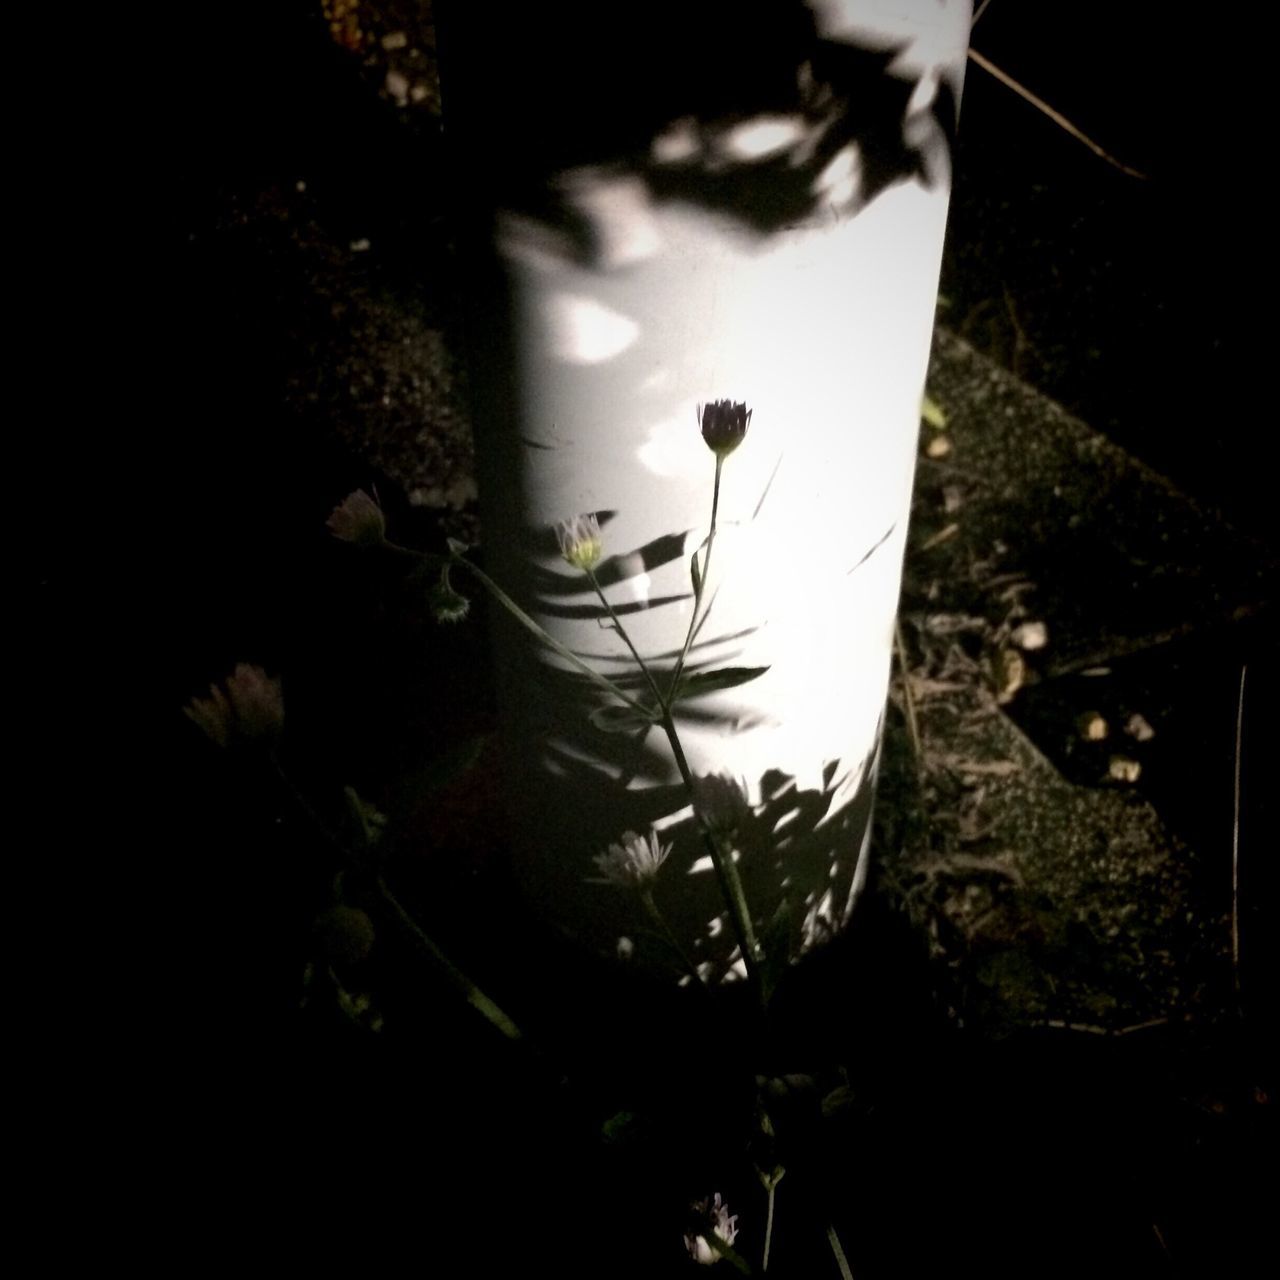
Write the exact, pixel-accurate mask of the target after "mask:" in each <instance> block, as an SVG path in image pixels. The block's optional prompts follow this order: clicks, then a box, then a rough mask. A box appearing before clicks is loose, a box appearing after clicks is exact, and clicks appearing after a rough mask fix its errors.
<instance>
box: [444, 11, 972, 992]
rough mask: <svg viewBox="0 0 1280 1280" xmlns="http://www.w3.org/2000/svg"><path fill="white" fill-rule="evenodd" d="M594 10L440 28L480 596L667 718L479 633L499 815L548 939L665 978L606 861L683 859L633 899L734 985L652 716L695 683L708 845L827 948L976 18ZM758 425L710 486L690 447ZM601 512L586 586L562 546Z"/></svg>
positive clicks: (843, 895) (861, 837)
mask: <svg viewBox="0 0 1280 1280" xmlns="http://www.w3.org/2000/svg"><path fill="white" fill-rule="evenodd" d="M548 8H550V10H551V11H550V12H548ZM594 12H596V11H594V10H587V9H582V8H579V7H578V6H564V7H563V8H562V9H561V10H559V11H557V7H556V6H550V7H548V6H539V7H538V8H537V11H536V12H533V11H530V10H528V9H527V7H520V9H519V11H518V12H513V10H511V9H508V8H507V7H506V6H486V5H483V4H478V3H467V4H465V5H459V6H457V9H456V10H455V11H453V12H452V14H450V13H448V11H446V14H445V17H446V23H445V26H444V28H443V31H442V56H443V59H444V61H443V63H442V65H443V70H444V75H445V80H444V94H445V127H446V132H447V133H449V134H450V135H451V137H452V141H453V145H454V147H455V155H456V156H457V157H458V160H459V165H458V174H459V176H458V182H459V183H460V190H459V193H458V194H459V197H460V203H461V206H462V210H463V214H464V217H463V223H462V230H463V233H464V236H465V237H467V247H468V249H469V257H468V262H469V264H470V265H469V272H470V274H469V276H468V281H469V287H470V288H471V289H472V290H473V297H474V300H475V303H476V305H475V309H474V314H473V318H472V319H473V331H472V335H471V338H472V346H473V352H474V357H475V358H474V361H473V366H472V380H473V387H474V393H475V410H476V423H475V426H476V445H477V456H478V466H479V472H480V486H481V487H480V491H481V515H482V523H483V530H484V542H485V554H486V565H487V568H488V570H489V572H490V573H491V574H492V576H493V578H494V579H495V581H497V582H499V583H500V584H501V585H502V586H503V587H504V588H505V589H506V590H507V591H509V592H510V594H511V595H512V597H513V598H514V599H515V600H516V601H517V602H518V603H519V605H520V606H521V607H522V608H523V609H525V610H526V611H527V612H528V614H529V615H530V616H531V617H532V618H533V619H534V620H535V621H536V622H537V623H538V624H540V625H541V626H542V627H543V628H545V629H546V631H547V632H549V633H550V635H551V636H552V637H554V638H555V640H556V641H558V642H559V644H560V645H562V646H564V647H565V648H566V649H567V650H569V651H571V652H572V653H573V654H575V655H577V657H578V659H580V661H581V662H582V663H585V664H586V665H587V666H589V667H591V668H592V669H594V670H596V671H598V672H600V673H601V674H603V675H604V676H605V677H607V678H608V679H609V680H610V681H613V682H615V683H616V684H617V685H619V686H620V687H621V688H622V689H623V691H624V692H625V694H626V695H627V696H628V698H629V699H631V700H632V701H633V702H635V703H639V704H641V705H642V706H646V707H652V708H653V709H654V711H655V715H654V723H651V724H646V723H645V722H644V721H643V719H642V718H640V717H638V716H637V715H636V714H635V712H634V709H628V708H627V707H626V704H625V703H621V702H619V701H618V699H616V698H615V697H612V696H611V695H610V694H608V693H607V692H605V691H604V689H603V688H602V686H601V685H600V684H599V683H598V682H595V681H592V680H591V679H589V678H588V677H587V675H586V674H585V673H584V672H583V671H582V670H581V668H580V667H579V666H578V665H576V664H574V663H572V662H570V661H568V660H567V659H566V658H565V657H563V656H562V655H561V654H558V653H557V652H556V651H555V650H554V649H552V648H550V647H548V646H546V645H545V644H540V643H539V642H538V641H537V640H536V639H534V638H533V637H532V636H531V635H530V634H529V632H528V630H527V629H524V628H522V627H520V626H519V625H518V624H516V623H515V622H514V621H512V620H511V619H510V618H509V617H507V616H506V615H505V614H504V613H503V612H502V611H501V610H496V611H495V612H497V613H498V614H499V621H498V624H497V633H496V637H495V643H496V644H497V646H498V653H499V657H500V661H499V667H500V671H501V676H502V682H503V690H502V692H503V713H504V717H505V720H504V731H505V733H506V735H507V741H508V746H509V752H508V760H509V765H508V776H507V782H508V800H509V802H510V803H511V805H512V809H513V814H514V817H515V824H514V825H515V829H516V837H517V844H518V849H517V857H518V865H519V867H520V872H521V878H522V880H523V882H524V884H525V886H526V888H527V889H528V890H529V891H530V892H531V894H532V895H533V896H534V898H535V899H536V900H537V901H538V902H540V903H541V904H542V905H543V907H544V908H545V909H546V910H547V911H548V912H549V913H550V914H551V916H552V917H553V918H554V919H556V920H558V921H559V922H560V923H562V924H563V925H564V926H565V927H566V928H567V929H568V930H570V931H571V932H573V933H575V934H577V935H579V936H580V937H582V938H583V939H584V940H585V941H587V942H589V943H590V944H592V945H595V946H597V947H600V948H605V949H608V950H610V951H615V952H617V953H618V954H620V955H623V956H625V957H630V958H631V959H632V960H633V961H634V962H636V963H639V964H649V965H651V966H652V967H655V968H659V969H661V968H668V969H669V970H670V971H671V972H672V973H678V972H679V971H680V968H681V963H682V962H680V961H679V960H678V957H677V955H676V947H674V946H673V945H672V944H671V939H670V937H668V936H666V935H665V934H664V932H663V930H662V929H660V928H659V926H658V925H656V924H654V919H655V917H653V915H652V913H651V912H642V911H640V910H638V909H637V901H636V897H635V895H631V894H627V893H625V892H619V889H618V887H617V886H616V885H613V884H610V883H596V882H595V881H597V880H604V881H608V879H609V877H608V875H607V874H603V875H602V864H600V863H599V862H598V861H597V859H598V858H599V856H600V855H601V854H604V853H606V852H607V850H608V849H609V846H610V845H611V844H621V843H622V842H623V839H624V834H625V833H627V832H632V833H636V834H637V835H639V836H642V837H646V838H647V837H649V836H650V835H651V834H654V835H656V840H657V848H658V849H659V850H660V849H662V848H665V847H667V846H670V849H671V853H670V855H669V856H668V857H667V858H666V860H665V862H664V863H663V864H662V866H661V869H660V870H659V872H658V874H657V876H656V878H655V879H654V882H653V904H654V905H655V906H656V907H657V908H658V912H659V916H660V917H661V921H662V924H663V926H664V927H665V928H669V932H670V934H671V935H674V939H675V941H676V942H677V943H678V945H679V948H680V949H682V950H683V951H684V952H685V955H686V957H687V959H688V960H689V961H691V962H692V964H693V965H694V966H695V967H697V968H698V969H699V971H700V973H702V974H703V975H704V976H705V977H706V978H707V980H709V981H712V982H717V981H721V980H724V979H725V978H729V977H731V976H732V975H734V974H735V973H738V974H740V973H741V972H742V970H743V964H742V957H741V955H740V952H739V946H738V941H739V940H738V934H737V931H735V928H734V927H733V926H734V921H733V919H732V916H731V913H730V912H728V911H727V909H726V906H725V903H724V900H723V896H722V893H721V885H720V883H719V880H720V877H718V876H717V874H716V873H715V869H714V868H713V866H712V860H711V858H710V857H709V856H708V851H707V846H706V843H705V833H704V830H703V827H704V825H705V822H702V821H699V820H698V819H697V818H696V817H695V815H694V813H693V810H692V809H691V806H690V801H689V795H688V792H687V789H686V787H685V785H684V782H683V781H682V777H681V769H680V767H679V764H680V761H679V759H678V755H679V752H676V751H674V750H673V745H672V743H671V742H670V739H669V734H668V733H667V732H666V731H665V729H664V725H663V723H662V722H661V719H660V717H659V716H658V715H657V714H656V712H657V711H658V710H659V709H660V706H661V700H662V699H661V696H660V695H664V694H665V693H666V692H667V691H669V690H670V688H671V687H672V683H673V681H674V680H675V677H676V672H677V671H678V670H681V669H682V670H683V673H684V676H685V679H686V684H685V686H684V688H685V690H686V692H687V696H684V697H682V698H680V699H679V700H678V701H676V703H675V705H674V708H673V716H672V719H673V724H674V729H675V732H676V734H677V735H678V739H679V744H680V746H681V748H682V749H683V755H684V756H685V758H686V760H687V764H688V769H689V771H690V772H691V773H692V774H694V775H697V776H705V775H721V779H722V780H721V781H720V782H718V783H713V784H711V786H710V787H709V788H707V789H706V791H705V793H704V797H703V809H704V810H705V812H704V814H703V817H704V818H709V819H710V820H711V822H712V824H713V825H717V826H718V827H719V828H720V830H721V833H722V839H723V841H724V845H725V848H726V850H729V849H731V850H732V861H733V865H734V868H735V869H736V870H737V872H738V877H739V879H740V880H741V882H742V886H743V890H744V892H745V896H746V899H747V902H748V906H749V911H750V915H751V917H752V921H753V924H754V927H755V930H756V932H757V933H758V934H759V935H760V937H761V938H762V940H763V941H765V942H766V943H767V945H769V946H771V947H774V948H782V947H785V949H786V951H787V952H788V953H789V954H790V955H792V956H794V955H797V954H799V953H801V952H803V951H804V950H806V949H807V948H809V947H810V946H812V945H814V944H815V943H816V942H819V941H821V940H822V939H823V938H825V937H828V936H830V935H831V934H832V933H833V932H834V931H836V930H837V929H839V928H840V926H841V924H842V923H843V921H844V920H845V919H846V917H847V913H848V912H849V910H850V909H851V907H852V904H853V901H854V899H855V898H856V895H857V892H858V890H859V888H860V886H861V884H862V882H863V880H864V878H865V874H866V866H865V859H866V848H867V840H868V831H869V822H870V810H871V790H872V785H873V780H874V773H875V762H876V757H877V751H878V742H879V734H880V726H881V719H882V712H883V707H884V701H885V693H886V686H887V679H888V672H889V662H890V655H891V651H892V637H893V619H894V613H895V609H896V605H897V597H898V590H899V580H900V574H901V566H902V556H903V547H904V538H905V534H906V523H907V516H908V509H909V504H910V496H911V485H912V476H913V469H914V459H915V447H916V440H917V432H918V426H919V409H920V397H921V393H922V390H923V384H924V376H925V370H926V363H927V359H928V352H929V344H930V340H931V335H932V328H933V316H934V307H935V303H936V290H937V279H938V269H939V263H940V259H941V251H942V238H943V229H944V223H945V218H946V209H947V198H948V192H949V181H950V154H951V141H952V137H953V134H954V129H955V124H956V115H957V108H958V102H959V94H960V85H961V80H962V76H963V70H964V55H965V48H966V44H967V37H968V26H969V17H970V6H969V3H968V0H825V2H823V0H814V3H812V4H811V5H810V6H808V7H806V6H805V5H802V4H799V3H794V4H775V5H770V6H761V7H759V8H758V9H757V8H755V7H744V6H742V5H740V4H737V3H718V2H716V3H701V4H698V3H689V2H688V0H680V2H679V3H671V4H657V5H653V4H646V5H643V6H641V5H636V6H626V5H618V6H613V7H611V8H610V9H609V11H608V27H607V28H605V27H601V28H599V29H598V30H597V29H595V28H593V27H591V26H584V25H582V24H583V22H584V21H586V19H584V17H583V16H582V15H584V14H588V13H594ZM726 401H727V402H728V404H727V406H726V405H724V404H723V402H726ZM707 406H711V408H710V409H708V408H707ZM738 406H743V407H742V408H741V409H740V408H739V407H738ZM748 411H749V413H750V417H749V421H748V422H747V430H746V433H745V437H744V438H742V440H741V443H740V444H738V446H737V447H736V448H734V449H733V451H732V452H729V453H722V456H720V457H719V458H718V456H717V454H716V453H715V452H714V451H713V449H712V448H711V447H709V444H708V442H707V440H704V431H703V428H710V431H709V435H710V438H711V442H712V443H715V442H716V440H717V436H716V428H717V426H718V425H723V426H725V429H727V430H731V431H733V430H737V428H739V427H740V426H741V424H742V422H743V420H744V419H745V415H746V413H747V412H748ZM709 415H710V416H709ZM717 415H719V416H717ZM713 501H714V507H715V513H714V514H715V531H714V538H713V539H711V538H710V534H711V521H712V512H713ZM588 515H589V516H594V517H595V518H596V520H597V522H598V524H599V529H600V538H601V543H602V553H601V558H600V560H599V563H598V565H597V566H596V568H595V569H594V576H595V580H596V581H595V583H593V581H592V577H591V575H589V574H587V573H585V572H583V571H582V570H581V569H580V568H578V567H576V566H574V565H571V564H569V563H567V562H566V560H565V559H564V558H563V556H562V554H561V551H562V546H561V540H560V539H559V538H558V536H557V526H558V525H559V524H560V523H561V522H564V521H572V520H573V519H574V518H576V517H579V516H588ZM587 527H588V526H587V525H586V524H581V525H579V526H576V528H577V531H578V532H581V531H582V530H583V529H586V528H587ZM569 532H570V533H571V534H572V533H573V532H574V529H573V528H571V529H570V531H569ZM588 558H589V557H588ZM695 559H696V561H697V565H698V569H699V572H697V573H695V572H694V571H693V569H692V566H691V562H692V561H694V560H695ZM699 579H701V586H700V587H699V585H698V583H699ZM597 585H598V588H599V590H597ZM600 593H603V598H602V596H601V594H600ZM699 601H700V604H701V608H700V609H699V612H698V620H697V621H696V622H694V623H693V624H692V630H693V635H692V638H691V639H690V638H689V637H690V631H691V619H692V618H693V615H694V610H695V605H696V604H697V603H698V602H699ZM704 615H705V618H704ZM624 633H625V634H624ZM686 641H688V643H687V656H686V657H685V658H684V659H683V661H682V654H684V653H686ZM637 657H638V658H639V660H640V661H639V662H638V661H637ZM642 668H643V669H642ZM645 669H647V672H648V674H646V671H645ZM726 671H728V672H730V674H729V675H725V674H716V673H724V672H726ZM752 673H755V674H752ZM748 675H751V678H749V679H748V678H747V676H748ZM690 677H692V679H690ZM655 688H656V692H655ZM700 689H702V690H705V692H699V690H700ZM651 847H652V846H651ZM603 870H605V871H606V872H607V870H608V866H607V865H605V866H604V867H603ZM684 968H685V970H686V971H687V968H688V965H687V964H685V965H684Z"/></svg>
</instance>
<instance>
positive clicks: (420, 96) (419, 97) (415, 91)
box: [409, 83, 427, 102]
mask: <svg viewBox="0 0 1280 1280" xmlns="http://www.w3.org/2000/svg"><path fill="white" fill-rule="evenodd" d="M426 96H427V86H426V85H425V84H421V83H419V84H415V85H414V86H413V88H412V89H410V90H409V101H410V102H423V101H425V100H426Z"/></svg>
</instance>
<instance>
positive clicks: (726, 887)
mask: <svg viewBox="0 0 1280 1280" xmlns="http://www.w3.org/2000/svg"><path fill="white" fill-rule="evenodd" d="M662 728H663V730H664V731H665V732H666V735H667V741H668V742H669V743H670V744H671V754H672V755H673V756H675V760H676V768H677V769H679V770H680V777H681V779H683V781H684V785H685V789H686V790H687V791H688V793H689V799H690V801H691V802H692V801H693V799H694V791H693V773H692V772H691V771H690V769H689V761H688V760H687V759H686V758H685V754H684V748H683V747H682V746H681V745H680V735H679V734H678V733H677V732H676V725H675V721H674V720H673V719H672V718H671V712H670V711H664V712H663V715H662ZM694 816H695V818H697V820H698V822H699V824H700V825H701V823H702V817H701V815H700V814H699V813H698V811H697V808H696V805H695V808H694ZM702 838H703V840H704V841H705V842H706V845H707V850H708V852H709V853H710V854H711V865H712V866H713V867H714V868H715V871H716V877H717V879H718V880H719V881H720V892H721V894H722V896H723V897H724V900H725V904H726V905H727V906H728V908H729V918H730V919H731V920H732V921H733V931H734V933H735V934H736V935H737V938H738V946H739V948H740V949H741V951H742V960H743V963H744V964H745V965H746V966H747V976H748V977H749V978H750V979H751V981H752V984H753V985H754V986H755V988H756V991H757V993H758V994H759V995H760V997H761V1000H762V1001H763V998H764V987H763V985H762V983H761V975H760V966H759V948H758V944H757V943H756V933H755V928H754V927H753V925H752V923H751V912H750V911H749V910H748V909H747V895H746V893H745V892H744V891H743V888H742V881H741V879H740V878H739V876H738V868H737V866H736V865H735V864H734V861H733V854H732V851H730V854H729V856H728V857H726V856H725V854H724V850H722V849H721V848H720V842H719V841H718V840H717V839H716V838H715V836H714V835H712V833H711V832H710V831H709V830H708V829H707V828H706V827H705V826H703V827H702Z"/></svg>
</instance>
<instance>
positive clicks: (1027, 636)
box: [1012, 622, 1049, 653]
mask: <svg viewBox="0 0 1280 1280" xmlns="http://www.w3.org/2000/svg"><path fill="white" fill-rule="evenodd" d="M1012 638H1013V643H1014V644H1016V645H1017V646H1018V648H1019V649H1025V650H1026V651H1027V652H1028V653H1030V652H1032V651H1033V650H1035V649H1043V648H1044V647H1045V645H1047V644H1048V643H1049V628H1048V627H1046V626H1045V625H1044V623H1043V622H1023V623H1021V624H1019V625H1018V626H1016V627H1014V629H1013V637H1012Z"/></svg>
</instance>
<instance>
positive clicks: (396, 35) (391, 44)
mask: <svg viewBox="0 0 1280 1280" xmlns="http://www.w3.org/2000/svg"><path fill="white" fill-rule="evenodd" d="M408 43H409V37H408V36H407V35H405V33H404V32H403V31H393V32H391V34H390V35H386V36H383V37H382V47H383V48H384V49H385V50H386V51H387V52H388V53H390V52H392V50H394V49H403V48H404V47H405V46H406V45H407V44H408Z"/></svg>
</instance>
